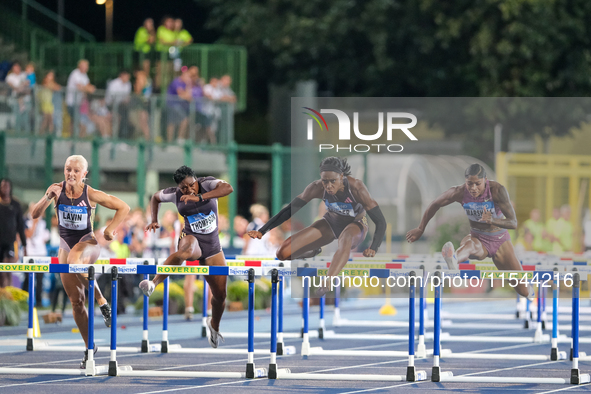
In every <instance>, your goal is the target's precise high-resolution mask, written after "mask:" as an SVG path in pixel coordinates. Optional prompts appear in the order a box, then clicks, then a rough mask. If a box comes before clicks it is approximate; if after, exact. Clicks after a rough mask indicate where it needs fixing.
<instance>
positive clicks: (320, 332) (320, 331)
mask: <svg viewBox="0 0 591 394" xmlns="http://www.w3.org/2000/svg"><path fill="white" fill-rule="evenodd" d="M318 339H324V328H322V327H320V328H319V329H318Z"/></svg>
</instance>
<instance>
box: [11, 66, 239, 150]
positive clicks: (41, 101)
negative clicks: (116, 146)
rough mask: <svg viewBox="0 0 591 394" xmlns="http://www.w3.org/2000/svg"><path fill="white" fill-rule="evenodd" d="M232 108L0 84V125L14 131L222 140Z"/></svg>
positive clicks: (230, 135)
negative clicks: (11, 86) (12, 86)
mask: <svg viewBox="0 0 591 394" xmlns="http://www.w3.org/2000/svg"><path fill="white" fill-rule="evenodd" d="M40 80H41V78H40V77H39V78H38V81H40ZM233 107H234V106H233V105H232V104H229V103H225V102H214V101H210V100H207V99H206V98H203V97H201V98H196V99H193V100H191V101H185V100H182V99H180V98H179V97H178V96H160V95H157V96H156V95H150V94H143V95H137V94H129V95H127V94H123V95H110V96H107V95H106V92H105V91H104V90H97V91H95V92H94V93H92V94H86V93H82V92H79V91H71V92H68V91H67V90H66V89H64V88H62V89H60V90H51V89H49V88H45V87H43V86H38V85H37V86H35V87H34V88H32V89H31V88H28V87H25V88H22V89H20V90H18V91H15V90H13V89H11V88H10V86H9V85H7V84H5V83H0V130H6V131H7V132H8V133H9V134H15V135H47V134H52V135H55V136H57V137H65V138H68V137H74V138H80V139H92V138H95V137H97V138H101V139H105V140H144V141H151V142H156V143H161V142H175V143H178V142H181V143H183V142H184V141H188V142H192V143H201V142H203V141H206V143H211V144H223V145H227V144H228V143H229V142H230V141H233V140H234V129H233V127H234V123H233V117H234V109H233Z"/></svg>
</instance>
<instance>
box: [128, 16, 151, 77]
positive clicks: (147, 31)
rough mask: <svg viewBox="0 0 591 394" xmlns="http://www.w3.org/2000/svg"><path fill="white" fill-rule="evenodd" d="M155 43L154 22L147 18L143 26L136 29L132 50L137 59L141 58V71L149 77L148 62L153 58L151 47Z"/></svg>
mask: <svg viewBox="0 0 591 394" xmlns="http://www.w3.org/2000/svg"><path fill="white" fill-rule="evenodd" d="M155 42H156V30H154V20H153V19H152V18H147V19H146V20H145V21H144V24H143V25H142V26H141V27H140V28H139V29H137V31H136V32H135V37H134V39H133V49H134V50H135V51H136V52H137V53H138V54H139V56H138V57H139V59H141V58H142V57H143V59H144V60H143V62H142V64H141V66H142V70H143V71H145V72H146V74H148V75H150V62H151V61H152V57H153V51H152V49H153V47H154V43H155Z"/></svg>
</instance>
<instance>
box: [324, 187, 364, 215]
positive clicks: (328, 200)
mask: <svg viewBox="0 0 591 394" xmlns="http://www.w3.org/2000/svg"><path fill="white" fill-rule="evenodd" d="M343 184H344V185H345V189H344V190H343V191H338V192H336V193H335V194H328V193H327V192H326V190H325V191H324V195H323V196H322V199H323V200H324V204H325V205H326V209H327V211H328V212H327V213H330V214H335V215H339V216H342V217H350V218H355V217H357V216H358V215H360V214H363V213H365V209H364V208H363V205H361V204H360V203H358V202H357V201H356V200H355V197H353V194H352V193H351V188H350V187H349V180H348V179H347V177H343Z"/></svg>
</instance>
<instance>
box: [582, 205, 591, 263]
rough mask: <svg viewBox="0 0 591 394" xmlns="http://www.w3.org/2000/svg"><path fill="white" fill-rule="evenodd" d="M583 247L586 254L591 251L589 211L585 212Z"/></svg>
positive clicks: (590, 213)
mask: <svg viewBox="0 0 591 394" xmlns="http://www.w3.org/2000/svg"><path fill="white" fill-rule="evenodd" d="M583 246H584V248H585V252H587V251H589V250H591V210H589V209H586V210H585V217H584V218H583ZM585 254H587V253H585Z"/></svg>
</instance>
